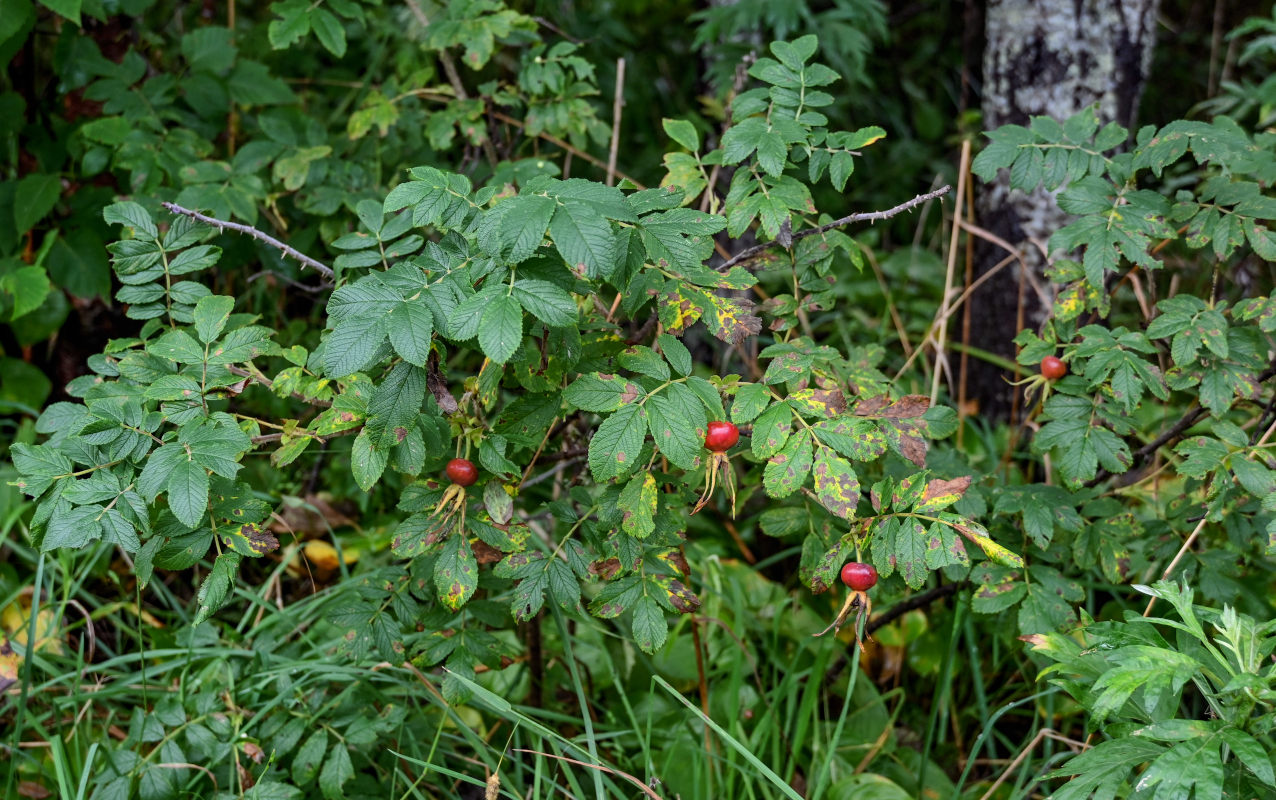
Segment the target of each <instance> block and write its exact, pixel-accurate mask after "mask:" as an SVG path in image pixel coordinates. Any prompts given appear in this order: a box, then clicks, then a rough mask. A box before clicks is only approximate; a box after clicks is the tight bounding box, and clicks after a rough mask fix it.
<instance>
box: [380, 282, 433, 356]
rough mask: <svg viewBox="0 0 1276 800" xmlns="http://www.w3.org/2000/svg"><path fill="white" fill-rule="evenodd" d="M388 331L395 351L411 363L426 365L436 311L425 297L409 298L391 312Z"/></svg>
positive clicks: (387, 325)
mask: <svg viewBox="0 0 1276 800" xmlns="http://www.w3.org/2000/svg"><path fill="white" fill-rule="evenodd" d="M386 332H387V333H388V334H389V335H390V345H391V346H392V347H393V348H394V350H395V352H397V353H398V354H399V355H400V356H402V357H403V358H404V359H405V360H406V361H407V362H408V363H409V364H415V365H416V366H418V367H424V366H425V362H426V361H427V360H428V359H429V357H430V340H431V337H432V336H433V335H434V312H433V311H431V310H430V307H429V305H428V304H427V303H426V302H425V301H424V300H423V299H420V298H417V299H415V300H408V301H406V302H404V303H401V304H400V305H399V306H397V307H396V308H395V309H394V311H391V312H390V316H389V318H388V319H387V321H386Z"/></svg>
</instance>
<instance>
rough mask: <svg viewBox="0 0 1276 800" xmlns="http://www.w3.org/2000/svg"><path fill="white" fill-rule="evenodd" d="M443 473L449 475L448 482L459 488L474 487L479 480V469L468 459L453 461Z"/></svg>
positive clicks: (455, 459) (448, 463)
mask: <svg viewBox="0 0 1276 800" xmlns="http://www.w3.org/2000/svg"><path fill="white" fill-rule="evenodd" d="M443 471H444V472H445V473H446V474H447V477H448V480H450V481H452V483H455V484H456V485H457V486H473V485H474V482H475V481H477V480H478V468H477V467H475V466H474V462H472V461H470V460H469V459H468V458H454V459H452V460H451V461H449V462H447V467H446V468H445V469H444V470H443Z"/></svg>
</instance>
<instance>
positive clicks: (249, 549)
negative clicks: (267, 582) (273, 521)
mask: <svg viewBox="0 0 1276 800" xmlns="http://www.w3.org/2000/svg"><path fill="white" fill-rule="evenodd" d="M219 533H220V535H221V540H222V544H223V545H225V546H226V547H229V548H230V549H231V550H234V551H235V552H236V553H239V554H240V555H241V556H251V557H257V556H264V555H266V554H267V553H273V552H274V551H276V550H278V549H279V539H277V538H275V535H274V534H273V533H271V532H270V531H268V530H262V529H261V528H259V527H258V526H257V525H256V524H254V523H251V522H247V523H244V524H243V525H238V526H229V527H226V528H222V529H221V530H220V531H219Z"/></svg>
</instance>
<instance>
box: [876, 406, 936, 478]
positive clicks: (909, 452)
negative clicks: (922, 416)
mask: <svg viewBox="0 0 1276 800" xmlns="http://www.w3.org/2000/svg"><path fill="white" fill-rule="evenodd" d="M879 425H880V430H881V431H882V433H883V434H884V435H885V437H886V444H887V445H889V446H890V449H892V450H894V451H895V452H896V453H899V454H900V455H901V456H903V457H904V458H906V459H908V460H909V461H911V462H912V463H913V464H914V465H915V466H916V467H917V468H918V469H921V468H922V467H925V466H926V453H927V451H929V449H930V444H929V443H928V442H927V441H926V440H925V439H923V438H922V436H921V434H922V433H923V432H924V428H923V425H924V423H921V422H916V421H913V420H894V419H885V418H883V419H882V421H881V422H880V423H879Z"/></svg>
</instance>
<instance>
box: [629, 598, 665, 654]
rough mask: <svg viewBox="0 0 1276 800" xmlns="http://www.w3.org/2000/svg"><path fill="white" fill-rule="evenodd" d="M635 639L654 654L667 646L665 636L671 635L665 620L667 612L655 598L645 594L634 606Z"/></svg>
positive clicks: (644, 650)
mask: <svg viewBox="0 0 1276 800" xmlns="http://www.w3.org/2000/svg"><path fill="white" fill-rule="evenodd" d="M633 634H634V641H635V642H637V644H638V646H639V647H640V648H642V651H643V652H644V653H648V654H654V653H655V652H656V651H657V650H659V649H660V648H662V647H664V646H665V638H666V637H667V636H668V635H669V624H668V623H667V622H666V621H665V612H664V611H663V610H661V608H660V604H659V603H657V602H656V600H655V598H653V597H651V596H650V595H646V594H644V595H643V596H642V597H640V598H638V600H637V602H635V603H634V606H633Z"/></svg>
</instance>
